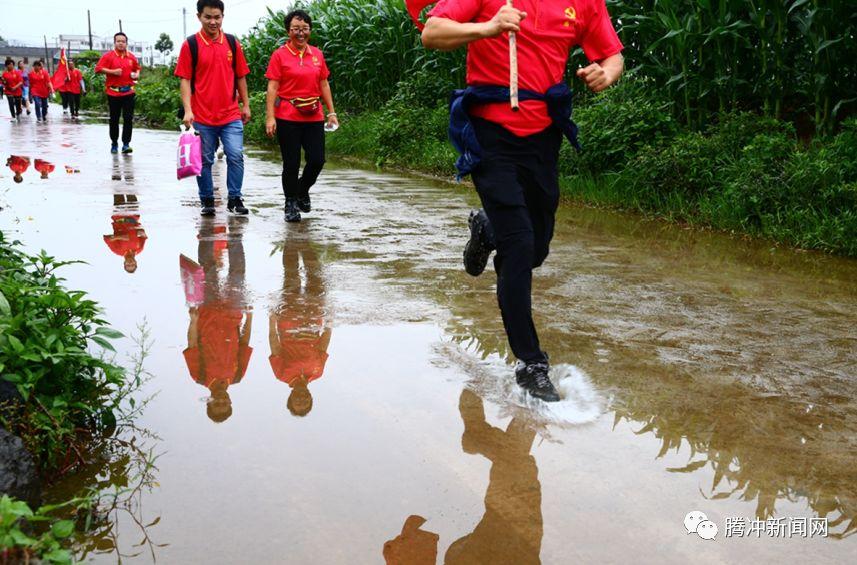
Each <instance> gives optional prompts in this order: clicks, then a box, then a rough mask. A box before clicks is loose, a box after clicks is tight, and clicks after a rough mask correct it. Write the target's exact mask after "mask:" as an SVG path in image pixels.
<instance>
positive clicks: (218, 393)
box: [179, 218, 253, 423]
mask: <svg viewBox="0 0 857 565" xmlns="http://www.w3.org/2000/svg"><path fill="white" fill-rule="evenodd" d="M243 230H244V225H243V222H242V220H241V219H238V218H229V225H228V229H227V226H226V225H223V224H218V223H216V221H215V220H213V219H202V220H201V221H200V226H199V236H198V237H199V243H198V250H197V258H198V263H197V262H194V261H193V260H192V259H189V258H188V257H185V256H184V255H181V256H180V257H179V265H180V270H181V276H182V282H183V284H184V288H185V299H186V302H187V304H188V314H189V316H190V323H189V325H188V330H187V348H186V349H185V350H184V352H183V355H184V358H185V362H186V363H187V368H188V371H190V375H191V377H192V378H193V380H194V381H196V382H197V383H199V384H201V385H203V386H205V387H206V388H208V390H209V391H210V393H211V396H210V397H209V399H208V401H207V402H206V413H207V414H208V417H209V418H210V419H211V420H212V421H213V422H217V423H220V422H223V421H225V420H227V419H228V418H229V417H230V416H231V415H232V400H231V399H230V397H229V392H228V388H229V386H230V385H233V384H235V383H238V382H241V379H242V378H243V377H244V374H245V373H246V372H247V364H248V363H249V362H250V356H251V355H252V354H253V348H252V347H250V330H251V326H252V323H253V312H252V311H251V307H250V306H249V303H248V300H247V297H246V292H247V290H246V286H245V284H244V275H245V270H246V267H245V263H244V246H243V243H242V236H243ZM224 263H228V266H227V267H226V276H225V278H223V277H222V275H221V271H222V270H223V267H224Z"/></svg>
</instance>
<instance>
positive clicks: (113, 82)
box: [95, 49, 140, 96]
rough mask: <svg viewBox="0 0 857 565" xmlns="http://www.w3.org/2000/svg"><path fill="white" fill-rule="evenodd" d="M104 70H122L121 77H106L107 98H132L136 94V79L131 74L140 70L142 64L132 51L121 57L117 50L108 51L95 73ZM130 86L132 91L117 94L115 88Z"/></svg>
mask: <svg viewBox="0 0 857 565" xmlns="http://www.w3.org/2000/svg"><path fill="white" fill-rule="evenodd" d="M104 69H122V75H121V76H118V77H117V76H113V75H105V77H106V78H105V80H104V90H105V92H107V96H130V95H132V94H134V79H132V78H131V73H132V72H136V71H139V70H140V63H139V62H138V61H137V57H135V56H134V54H133V53H131V52H130V51H125V53H124V54H122V55H120V54H119V53H118V52H117V51H116V50H115V49H114V50H112V51H108V52H107V53H105V54H104V55H102V56H101V59H99V60H98V64H96V65H95V72H96V73H98V72H101V71H102V70H104ZM123 86H130V87H131V90H128V91H127V92H117V91H115V90H113V89H114V88H120V87H123Z"/></svg>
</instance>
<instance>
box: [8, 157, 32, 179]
mask: <svg viewBox="0 0 857 565" xmlns="http://www.w3.org/2000/svg"><path fill="white" fill-rule="evenodd" d="M6 166H7V167H9V168H10V169H12V172H13V173H17V174H19V175H23V174H24V172H25V171H26V170H27V168H28V167H29V166H30V158H29V157H21V156H19V155H12V156H11V157H9V158H8V159H6Z"/></svg>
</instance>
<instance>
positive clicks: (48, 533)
mask: <svg viewBox="0 0 857 565" xmlns="http://www.w3.org/2000/svg"><path fill="white" fill-rule="evenodd" d="M77 502H78V501H76V500H74V501H71V502H69V503H66V504H63V505H59V506H43V507H41V508H39V509H38V510H36V511H35V512H34V511H33V510H31V509H30V507H29V506H28V505H27V503H26V502H23V501H20V500H15V499H12V498H9V497H8V496H7V495H3V496H2V497H0V552H2V555H3V561H4V562H7V559H10V558H11V562H13V563H19V562H20V563H28V562H30V560H32V559H34V558H35V559H39V560H41V561H43V562H46V563H58V564H66V563H69V564H70V563H72V556H71V553H70V552H69V551H68V550H67V549H65V548H64V547H63V545H64V544H67V543H68V540H69V538H70V537H71V536H72V534H73V533H74V522H72V521H71V520H61V519H57V518H52V517H51V516H50V513H51V512H53V511H54V510H56V509H57V508H59V507H61V506H67V505H69V504H75V503H77Z"/></svg>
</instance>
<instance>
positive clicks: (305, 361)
mask: <svg viewBox="0 0 857 565" xmlns="http://www.w3.org/2000/svg"><path fill="white" fill-rule="evenodd" d="M308 326H309V327H308ZM277 330H278V334H279V339H278V341H279V342H280V348H281V351H280V354H279V355H274V354H273V353H272V354H271V355H270V356H269V357H268V361H269V362H270V363H271V369H273V371H274V376H276V377H277V379H278V380H281V381H283V382H284V383H286V384H289V385H291V384H292V383H293V382H294V381H295V380H297V379H298V378H299V377H300V376H301V375H303V376H304V377H305V378H306V380H307V382H312V381H314V380H316V379H318V378H321V376H322V375H323V374H324V365H325V364H326V363H327V357H328V354H327V351H325V350H324V349H323V347H325V345H324V344H323V342H324V331H325V328H324V320H322V319H321V318H319V319H317V320H302V321H297V320H293V319H289V318H287V317H278V318H277ZM300 330H303V331H300Z"/></svg>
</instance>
